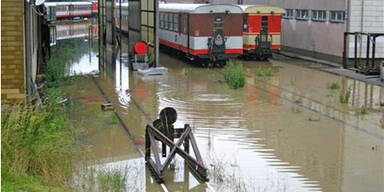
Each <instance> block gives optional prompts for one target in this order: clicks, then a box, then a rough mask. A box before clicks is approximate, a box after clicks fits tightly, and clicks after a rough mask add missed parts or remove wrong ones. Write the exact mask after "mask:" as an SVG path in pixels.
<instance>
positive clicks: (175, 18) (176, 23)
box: [173, 14, 179, 32]
mask: <svg viewBox="0 0 384 192" xmlns="http://www.w3.org/2000/svg"><path fill="white" fill-rule="evenodd" d="M173 30H174V31H176V32H177V31H179V15H178V14H173Z"/></svg>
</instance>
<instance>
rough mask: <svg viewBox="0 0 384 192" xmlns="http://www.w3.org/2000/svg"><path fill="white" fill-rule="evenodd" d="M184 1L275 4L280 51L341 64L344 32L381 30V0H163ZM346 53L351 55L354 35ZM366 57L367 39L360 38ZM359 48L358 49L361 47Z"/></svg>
mask: <svg viewBox="0 0 384 192" xmlns="http://www.w3.org/2000/svg"><path fill="white" fill-rule="evenodd" d="M166 2H169V3H170V2H185V3H235V4H241V3H242V4H261V5H271V6H278V7H282V8H284V9H286V14H285V15H284V17H283V20H282V39H281V43H282V50H283V51H289V52H294V53H298V54H301V55H304V56H309V57H314V58H319V59H325V60H329V61H333V62H336V63H341V61H342V56H343V47H344V32H365V33H373V32H375V33H384V26H383V25H384V1H383V0H317V1H308V0H166ZM348 41H349V42H347V44H348V45H349V49H347V54H348V56H349V57H353V56H354V55H353V54H354V53H353V50H354V38H352V37H351V38H349V39H348ZM376 41H377V42H376V57H378V58H384V37H379V38H378V39H377V40H376ZM360 43H361V46H359V49H361V50H362V51H360V52H361V57H365V55H364V54H365V51H363V50H365V49H366V39H362V40H361V42H360ZM359 45H360V44H359ZM360 47H361V48H360Z"/></svg>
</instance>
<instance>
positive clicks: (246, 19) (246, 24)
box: [243, 14, 248, 31]
mask: <svg viewBox="0 0 384 192" xmlns="http://www.w3.org/2000/svg"><path fill="white" fill-rule="evenodd" d="M247 30H248V15H247V14H244V16H243V31H247Z"/></svg>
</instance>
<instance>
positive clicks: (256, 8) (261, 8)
mask: <svg viewBox="0 0 384 192" xmlns="http://www.w3.org/2000/svg"><path fill="white" fill-rule="evenodd" d="M240 7H241V8H242V9H243V11H244V13H258V14H263V13H272V12H273V13H277V14H283V13H285V9H283V8H280V7H273V6H266V5H240Z"/></svg>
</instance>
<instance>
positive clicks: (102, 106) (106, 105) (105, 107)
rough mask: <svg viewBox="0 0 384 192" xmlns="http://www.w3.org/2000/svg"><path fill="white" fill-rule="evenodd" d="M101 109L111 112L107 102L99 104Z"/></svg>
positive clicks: (111, 108) (111, 107)
mask: <svg viewBox="0 0 384 192" xmlns="http://www.w3.org/2000/svg"><path fill="white" fill-rule="evenodd" d="M101 109H102V110H103V111H108V110H113V105H112V103H111V102H109V101H107V102H104V103H103V104H101Z"/></svg>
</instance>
